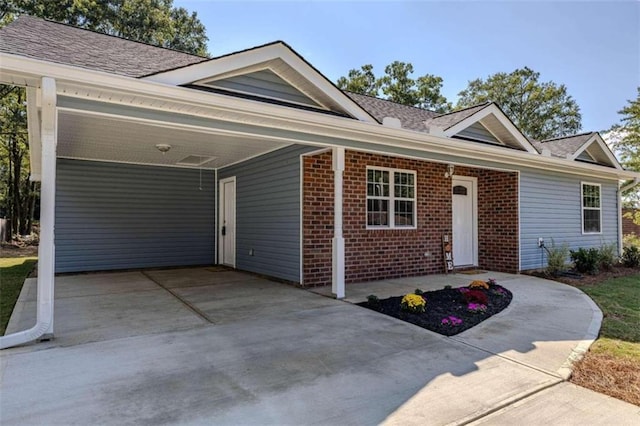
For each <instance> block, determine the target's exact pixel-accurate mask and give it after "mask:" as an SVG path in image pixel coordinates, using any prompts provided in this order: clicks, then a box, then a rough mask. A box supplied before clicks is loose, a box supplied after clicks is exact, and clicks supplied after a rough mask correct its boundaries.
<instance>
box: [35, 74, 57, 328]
mask: <svg viewBox="0 0 640 426" xmlns="http://www.w3.org/2000/svg"><path fill="white" fill-rule="evenodd" d="M56 96H57V95H56V81H55V80H54V79H52V78H49V77H43V78H42V128H41V131H40V135H41V138H42V159H41V161H42V166H41V167H42V181H41V183H40V244H39V246H38V314H37V315H38V322H39V323H40V322H42V323H43V324H44V323H48V327H47V329H46V330H45V331H44V333H43V337H51V336H52V335H53V295H54V283H55V229H54V226H55V217H56V211H55V207H56V151H57V144H58V113H57V110H56V103H57V98H56Z"/></svg>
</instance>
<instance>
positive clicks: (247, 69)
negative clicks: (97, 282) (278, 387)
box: [0, 16, 640, 347]
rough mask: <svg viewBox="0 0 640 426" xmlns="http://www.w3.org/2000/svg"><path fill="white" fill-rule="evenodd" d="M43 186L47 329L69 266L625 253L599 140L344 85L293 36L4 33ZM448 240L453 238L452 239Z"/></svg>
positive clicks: (391, 266)
mask: <svg viewBox="0 0 640 426" xmlns="http://www.w3.org/2000/svg"><path fill="white" fill-rule="evenodd" d="M0 80H1V81H2V83H4V84H12V85H20V86H24V87H26V91H27V112H28V124H29V129H28V130H29V141H30V155H31V157H30V158H31V177H32V179H34V180H37V181H40V182H41V244H40V248H39V250H40V252H39V266H38V267H39V270H38V280H39V283H38V295H39V302H38V323H37V325H36V326H35V327H34V328H33V329H31V330H28V331H26V332H24V333H22V334H18V335H11V336H5V337H2V338H1V339H3V341H2V342H1V345H0V346H2V347H7V346H12V345H15V344H19V343H20V342H23V341H26V340H29V339H31V340H33V339H36V338H38V337H40V336H42V335H43V334H48V333H52V332H53V286H54V274H55V273H63V272H80V271H102V270H117V269H131V268H152V267H172V266H187V265H204V264H222V265H229V266H231V267H234V268H238V269H240V270H246V271H252V272H256V273H260V274H264V275H268V276H272V277H277V278H280V279H284V280H288V281H292V282H296V283H300V284H301V285H304V286H318V285H328V284H331V285H332V288H333V293H334V294H335V296H336V297H339V298H341V297H344V295H345V288H346V284H348V283H353V282H358V281H367V280H374V279H380V278H389V277H400V276H409V275H423V274H435V273H443V272H445V261H444V256H445V253H444V252H445V250H444V246H445V244H443V241H445V240H448V242H449V243H452V253H451V254H452V258H453V264H454V266H455V267H457V268H459V267H478V268H483V269H489V270H495V271H507V272H514V273H515V272H518V271H521V270H526V269H533V268H539V267H543V266H545V262H546V256H543V253H542V250H543V249H541V248H540V247H539V240H540V239H545V240H546V241H547V242H548V241H550V239H551V238H553V239H554V241H555V242H556V243H565V242H566V243H568V244H569V245H570V246H571V247H572V248H577V247H591V246H600V245H601V244H603V243H606V244H610V243H615V244H618V245H619V244H620V243H621V214H620V206H621V203H620V192H621V182H622V181H625V180H629V179H631V180H635V182H636V183H637V181H638V179H639V177H640V174H638V173H634V172H630V171H625V170H624V169H623V168H622V167H621V166H620V164H619V163H618V161H617V160H616V158H615V157H614V156H613V155H612V153H611V151H610V150H609V148H608V147H607V146H606V144H605V143H604V142H603V140H602V138H601V137H600V135H599V134H598V133H585V134H582V135H577V136H571V137H566V138H559V139H553V140H548V141H532V140H529V139H528V138H527V137H525V136H524V135H523V134H522V133H521V132H520V130H519V129H518V128H517V127H516V126H515V125H514V124H513V122H512V121H511V120H510V119H509V117H507V116H506V115H505V114H504V113H503V111H502V110H501V109H500V107H499V106H498V105H496V104H495V103H485V104H481V105H476V106H473V107H471V108H466V109H463V110H459V111H455V112H452V113H448V114H438V113H435V112H432V111H427V110H424V109H419V108H414V107H410V106H404V105H399V104H396V103H393V102H390V101H387V100H382V99H377V98H373V97H368V96H363V95H358V94H354V93H348V92H343V91H341V90H340V89H338V88H337V87H336V86H335V85H334V84H333V83H332V82H331V81H329V80H328V79H327V78H326V77H325V76H323V75H322V73H320V71H318V70H317V69H316V68H314V66H313V65H311V64H310V63H309V62H307V61H306V60H305V59H304V58H303V57H301V56H300V55H299V54H297V53H296V52H295V51H294V50H293V49H292V48H291V47H289V46H288V45H287V44H285V43H284V42H280V41H278V42H274V43H269V44H265V45H262V46H258V47H254V48H250V49H247V50H244V51H240V52H235V53H231V54H228V55H224V56H220V57H216V58H205V57H199V56H194V55H190V54H186V53H181V52H177V51H173V50H169V49H164V48H159V47H154V46H150V45H147V44H143V43H138V42H134V41H129V40H125V39H121V38H117V37H113V36H109V35H104V34H99V33H95V32H91V31H87V30H83V29H78V28H75V27H72V26H68V25H63V24H59V23H54V22H50V21H46V20H42V19H37V18H33V17H29V16H21V17H19V18H18V19H17V20H16V21H14V22H13V23H11V24H10V25H8V26H6V27H5V28H3V29H2V30H0ZM445 242H446V241H445Z"/></svg>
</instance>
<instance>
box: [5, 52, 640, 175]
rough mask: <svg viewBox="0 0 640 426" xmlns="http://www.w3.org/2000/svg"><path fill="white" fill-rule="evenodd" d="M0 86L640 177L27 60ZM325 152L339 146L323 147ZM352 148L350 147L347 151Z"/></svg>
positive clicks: (9, 58) (12, 61)
mask: <svg viewBox="0 0 640 426" xmlns="http://www.w3.org/2000/svg"><path fill="white" fill-rule="evenodd" d="M0 64H2V65H1V69H0V81H3V82H5V83H9V84H22V85H27V86H30V85H34V84H36V85H37V84H38V81H39V77H40V76H42V75H43V74H45V73H46V74H47V75H49V76H51V77H53V78H56V80H57V82H58V92H59V94H60V95H64V96H69V97H77V98H81V99H87V100H94V101H96V100H97V101H99V102H107V103H111V104H118V105H125V106H129V107H132V106H133V107H140V108H146V109H151V110H157V111H164V112H175V113H180V114H187V115H191V116H197V117H204V118H214V119H219V120H225V121H229V122H237V123H242V124H250V125H257V126H261V127H269V128H273V129H280V130H289V131H296V132H304V133H307V134H312V135H321V136H325V137H329V138H338V139H347V140H353V141H359V142H365V143H370V144H375V145H381V146H383V147H385V148H386V149H388V148H389V147H397V148H404V149H413V150H418V151H423V152H428V153H432V154H441V155H450V156H455V157H461V158H466V159H469V158H471V159H477V160H483V161H490V162H493V163H500V164H507V165H510V166H514V165H516V166H521V167H531V168H536V169H542V170H547V171H558V172H561V173H570V174H576V175H583V176H584V175H589V176H592V177H595V178H603V179H616V180H618V179H634V178H636V177H639V176H640V174H638V173H635V172H630V171H624V170H618V169H612V168H608V167H604V166H593V165H587V164H582V163H579V162H574V161H568V160H566V159H559V158H553V157H552V158H550V157H544V156H541V155H539V154H537V153H528V152H523V151H514V150H509V149H504V148H498V147H491V146H484V145H480V144H475V146H470V143H469V142H465V141H458V140H455V139H451V138H445V137H439V136H434V135H430V134H428V133H425V132H417V131H413V130H407V129H394V128H389V127H385V126H382V125H380V124H377V123H366V122H362V121H358V120H353V119H348V118H343V117H333V116H330V115H323V114H318V113H316V112H310V111H304V110H296V109H293V108H286V107H282V106H279V105H271V104H266V103H264V102H258V101H251V100H246V99H240V98H232V97H229V96H224V95H218V94H215V93H209V92H202V93H200V92H198V91H196V90H193V89H187V88H183V87H176V86H169V85H166V84H161V83H156V82H152V81H148V80H140V79H136V78H131V77H125V76H120V75H115V74H110V73H106V72H101V71H93V70H87V69H83V68H78V67H73V66H68V65H60V64H55V63H51V62H47V61H40V60H35V59H31V58H26V57H23V56H17V55H10V54H6V53H0ZM323 146H325V147H329V146H335V147H338V146H340V145H338V144H335V145H331V144H326V143H325V144H324V145H323ZM347 148H348V147H347Z"/></svg>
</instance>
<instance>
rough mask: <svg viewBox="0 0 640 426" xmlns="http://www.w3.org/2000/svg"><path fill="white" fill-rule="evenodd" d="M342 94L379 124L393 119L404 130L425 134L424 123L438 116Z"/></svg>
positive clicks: (354, 94)
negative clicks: (384, 119) (390, 118)
mask: <svg viewBox="0 0 640 426" xmlns="http://www.w3.org/2000/svg"><path fill="white" fill-rule="evenodd" d="M344 93H345V94H346V95H347V96H349V97H350V98H351V99H353V100H354V101H355V102H356V103H357V104H358V105H360V107H362V109H364V110H365V111H367V112H368V113H369V114H371V115H372V116H373V118H375V119H376V120H378V121H379V122H380V123H382V119H383V118H385V117H393V118H397V119H398V120H400V122H401V123H402V127H403V128H404V129H411V130H418V131H421V132H425V131H426V130H427V128H426V126H425V124H424V122H425V121H427V120H429V119H431V118H433V117H435V116H437V115H438V113H437V112H433V111H429V110H426V109H422V108H417V107H412V106H408V105H402V104H398V103H395V102H391V101H387V100H385V99H379V98H374V97H373V96H366V95H359V94H357V93H353V92H344Z"/></svg>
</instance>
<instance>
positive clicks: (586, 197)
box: [582, 185, 600, 208]
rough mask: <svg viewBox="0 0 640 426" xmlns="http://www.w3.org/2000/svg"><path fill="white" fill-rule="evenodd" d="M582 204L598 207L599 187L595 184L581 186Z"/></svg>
mask: <svg viewBox="0 0 640 426" xmlns="http://www.w3.org/2000/svg"><path fill="white" fill-rule="evenodd" d="M582 206H583V207H595V208H599V207H600V187H599V186H595V185H583V186H582Z"/></svg>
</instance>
